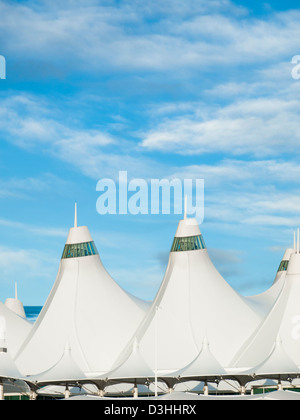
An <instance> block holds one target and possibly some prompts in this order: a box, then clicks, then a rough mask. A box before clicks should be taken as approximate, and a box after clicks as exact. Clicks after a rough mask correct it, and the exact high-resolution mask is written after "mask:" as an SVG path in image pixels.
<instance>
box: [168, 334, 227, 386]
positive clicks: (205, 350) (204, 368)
mask: <svg viewBox="0 0 300 420" xmlns="http://www.w3.org/2000/svg"><path fill="white" fill-rule="evenodd" d="M222 375H226V371H225V369H224V368H223V367H222V366H221V365H220V363H219V362H218V361H217V359H216V358H215V357H214V355H213V354H212V352H211V351H210V348H209V343H208V340H207V338H205V340H204V342H203V345H202V349H201V351H200V353H199V355H198V356H197V357H196V359H195V360H193V361H192V362H191V363H190V364H189V365H188V366H186V367H185V368H183V369H181V370H179V371H177V372H174V373H172V374H169V375H168V376H172V377H176V378H181V379H182V378H186V379H187V378H197V377H210V376H222Z"/></svg>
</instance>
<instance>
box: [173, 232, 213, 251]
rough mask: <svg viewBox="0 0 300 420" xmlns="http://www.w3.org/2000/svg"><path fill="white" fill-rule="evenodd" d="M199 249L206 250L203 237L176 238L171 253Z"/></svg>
mask: <svg viewBox="0 0 300 420" xmlns="http://www.w3.org/2000/svg"><path fill="white" fill-rule="evenodd" d="M197 249H206V246H205V243H204V239H203V237H202V235H198V236H188V237H186V238H174V242H173V245H172V248H171V252H178V251H195V250H197Z"/></svg>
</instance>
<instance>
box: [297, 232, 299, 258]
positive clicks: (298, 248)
mask: <svg viewBox="0 0 300 420" xmlns="http://www.w3.org/2000/svg"><path fill="white" fill-rule="evenodd" d="M297 254H299V228H298V229H297Z"/></svg>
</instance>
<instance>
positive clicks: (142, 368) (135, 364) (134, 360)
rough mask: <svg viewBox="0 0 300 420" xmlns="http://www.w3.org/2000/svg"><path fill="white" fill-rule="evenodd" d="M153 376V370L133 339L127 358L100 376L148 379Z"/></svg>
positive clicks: (111, 378)
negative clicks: (130, 351)
mask: <svg viewBox="0 0 300 420" xmlns="http://www.w3.org/2000/svg"><path fill="white" fill-rule="evenodd" d="M153 377H154V372H153V370H152V369H150V367H149V366H148V365H147V363H146V362H145V360H144V359H143V357H142V356H141V354H140V351H139V345H138V342H137V340H136V339H135V340H134V343H133V349H132V353H131V354H130V356H129V357H128V359H127V360H126V361H125V362H124V363H123V364H122V365H121V366H119V367H118V368H116V369H114V370H113V371H111V372H108V373H107V374H105V375H103V376H102V378H103V379H104V378H107V379H108V380H115V379H121V380H125V379H128V378H131V379H150V378H153Z"/></svg>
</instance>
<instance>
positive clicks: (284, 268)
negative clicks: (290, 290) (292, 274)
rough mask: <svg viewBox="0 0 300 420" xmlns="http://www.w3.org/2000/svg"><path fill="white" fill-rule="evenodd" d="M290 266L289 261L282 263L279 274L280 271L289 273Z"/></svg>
mask: <svg viewBox="0 0 300 420" xmlns="http://www.w3.org/2000/svg"><path fill="white" fill-rule="evenodd" d="M288 266H289V261H281V263H280V266H279V268H278V273H279V272H280V271H287V269H288Z"/></svg>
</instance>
